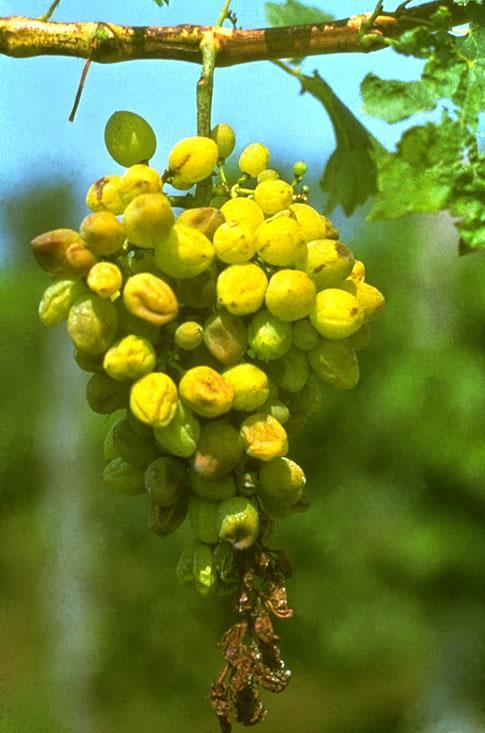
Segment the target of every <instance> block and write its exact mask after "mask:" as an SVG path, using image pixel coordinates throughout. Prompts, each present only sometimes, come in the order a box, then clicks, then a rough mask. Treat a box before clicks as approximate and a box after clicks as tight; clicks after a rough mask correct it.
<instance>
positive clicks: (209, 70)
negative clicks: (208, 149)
mask: <svg viewBox="0 0 485 733" xmlns="http://www.w3.org/2000/svg"><path fill="white" fill-rule="evenodd" d="M200 50H201V53H202V72H201V75H200V78H199V80H198V82H197V134H198V135H202V136H203V137H210V134H211V111H212V93H213V89H214V69H215V65H216V56H217V48H216V44H215V41H214V34H213V31H207V32H206V33H204V37H203V38H202V41H201V44H200Z"/></svg>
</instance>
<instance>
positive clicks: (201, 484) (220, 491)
mask: <svg viewBox="0 0 485 733" xmlns="http://www.w3.org/2000/svg"><path fill="white" fill-rule="evenodd" d="M190 486H191V488H192V491H193V492H194V493H195V494H197V496H200V497H201V498H202V499H207V501H216V502H217V501H223V500H224V499H229V498H230V497H231V496H235V494H236V484H235V483H234V479H233V477H232V475H231V474H230V473H226V474H225V476H221V477H220V478H218V479H207V478H205V477H204V476H201V475H200V474H199V473H197V472H196V471H192V472H191V474H190Z"/></svg>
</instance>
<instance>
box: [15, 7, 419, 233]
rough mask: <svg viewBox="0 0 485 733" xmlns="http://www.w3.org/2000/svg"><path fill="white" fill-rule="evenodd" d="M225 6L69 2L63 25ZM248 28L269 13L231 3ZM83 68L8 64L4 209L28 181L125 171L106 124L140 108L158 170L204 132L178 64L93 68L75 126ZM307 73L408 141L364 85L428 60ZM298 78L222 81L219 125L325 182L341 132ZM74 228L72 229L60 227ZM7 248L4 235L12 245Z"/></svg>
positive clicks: (390, 58)
mask: <svg viewBox="0 0 485 733" xmlns="http://www.w3.org/2000/svg"><path fill="white" fill-rule="evenodd" d="M312 4H313V5H314V6H318V7H320V8H321V9H324V10H327V11H329V12H332V11H333V12H334V14H335V15H336V16H337V17H345V16H346V15H348V14H352V13H358V12H362V11H364V10H368V9H369V8H370V7H371V6H372V4H373V3H372V2H368V1H367V2H362V1H361V0H338V2H335V0H333V1H326V2H324V1H323V0H313V3H312ZM48 5H49V0H46V1H45V2H44V1H42V2H39V0H35V1H34V0H15V1H13V0H12V1H10V0H7V2H2V4H1V6H0V8H1V13H2V15H5V16H8V15H25V16H28V17H35V16H38V15H39V14H40V13H42V12H44V11H45V10H46V9H47V7H48ZM221 5H222V2H221V0H217V2H201V1H200V0H171V2H170V7H169V8H159V7H158V6H157V5H156V4H155V3H154V2H151V0H62V1H61V4H60V6H59V8H58V9H57V10H56V12H55V15H54V18H53V19H54V20H59V21H61V20H65V21H68V20H73V21H74V20H80V21H87V20H106V21H112V22H116V23H126V24H139V25H144V24H160V25H174V24H177V23H183V22H187V23H204V24H210V23H211V22H214V20H215V18H216V17H217V15H218V12H219V8H220V6H221ZM232 7H233V8H234V10H235V11H236V12H237V15H238V19H239V23H240V25H242V26H243V27H261V26H264V25H265V24H266V21H265V16H264V3H263V2H260V1H259V0H253V1H251V2H249V1H248V0H233V3H232ZM82 67H83V61H82V60H81V59H70V58H63V57H38V58H32V59H12V58H6V57H0V74H1V95H0V133H1V135H2V143H3V145H2V166H1V167H0V200H1V198H2V197H3V196H4V195H5V194H6V193H8V194H9V195H12V194H15V192H16V191H20V190H21V188H22V187H23V186H25V184H26V183H29V182H31V181H38V182H40V183H43V182H46V183H47V182H49V181H50V180H52V179H54V178H55V177H59V176H64V177H65V176H66V175H68V176H69V178H70V179H71V180H73V181H75V183H76V185H79V191H80V194H79V195H80V201H81V202H82V198H83V192H84V191H85V190H86V189H87V187H88V186H89V185H90V183H91V182H92V181H93V180H95V179H96V178H98V177H99V176H102V175H106V174H108V173H117V172H119V170H120V169H119V166H117V164H115V163H114V162H113V161H112V160H111V158H110V157H109V155H108V154H107V152H106V150H105V148H104V143H103V129H104V125H105V122H106V120H107V119H108V118H109V116H110V115H111V113H112V112H113V111H114V110H116V109H130V110H132V111H135V112H138V113H139V114H141V115H143V116H144V117H146V118H147V119H148V120H149V121H150V123H151V124H152V126H153V127H154V129H155V131H156V133H157V137H158V150H157V154H156V156H155V157H154V159H153V165H155V166H156V167H158V168H163V167H164V165H165V162H166V157H167V153H168V151H169V150H170V148H171V147H172V146H173V144H174V143H175V142H176V141H177V140H178V139H180V138H181V137H184V136H186V135H191V134H194V133H195V84H196V81H197V77H198V73H199V69H198V67H197V66H196V65H194V64H188V63H182V62H176V61H135V62H129V63H122V64H111V65H100V64H94V65H92V67H91V69H90V72H89V75H88V79H87V82H86V85H85V89H84V93H83V97H82V100H81V104H80V107H79V110H78V114H77V117H76V121H75V122H74V123H69V122H68V119H67V118H68V115H69V112H70V109H71V107H72V103H73V99H74V95H75V92H76V89H77V85H78V82H79V77H80V74H81V70H82ZM303 68H304V71H307V72H309V73H311V72H312V71H313V70H314V69H318V71H319V72H320V74H321V75H322V76H323V77H324V78H325V79H326V80H327V81H328V82H329V83H330V84H331V85H332V86H333V87H334V89H335V91H336V92H337V93H338V94H339V95H340V97H341V98H342V100H343V101H344V102H345V103H346V104H347V105H348V106H349V107H350V108H351V109H352V110H353V111H354V113H356V114H357V115H358V116H360V117H361V119H362V120H363V121H364V123H365V124H367V125H368V127H369V128H370V129H371V131H372V132H373V133H374V134H375V135H376V136H377V137H378V138H379V139H380V140H381V141H382V142H384V144H386V145H387V146H389V147H392V145H393V144H394V142H395V141H396V139H398V137H399V129H400V128H399V127H398V126H394V127H391V126H388V125H386V124H385V123H382V122H379V121H377V120H373V119H371V118H368V117H366V116H365V115H364V114H363V113H362V111H361V104H362V103H361V99H360V94H359V83H360V81H361V79H362V78H363V76H364V75H365V74H366V73H367V72H369V71H373V72H374V73H377V74H380V75H382V76H386V77H393V76H398V77H399V78H408V79H411V78H416V77H417V76H418V75H419V68H420V64H419V62H417V61H415V60H412V59H408V58H404V57H400V56H398V55H397V54H395V53H393V52H392V51H387V50H386V51H380V52H377V53H371V54H367V55H363V54H348V55H344V54H340V55H332V56H322V57H312V58H309V59H307V60H306V61H305V63H304V67H303ZM298 92H299V86H298V83H297V82H296V80H294V79H291V78H290V77H287V76H286V75H285V74H284V73H283V72H282V71H280V70H279V69H277V68H276V67H275V66H274V65H273V64H271V63H270V62H258V63H253V64H245V65H242V66H235V67H230V68H226V69H219V70H217V72H216V80H215V94H214V107H213V121H214V123H215V122H218V121H227V122H229V123H230V124H232V125H233V127H234V128H235V130H236V133H237V137H238V147H239V148H242V147H243V146H244V145H246V144H247V143H249V142H253V141H261V142H264V143H265V144H267V145H268V146H269V147H270V149H271V150H272V152H273V155H274V157H275V158H278V159H285V160H288V164H289V165H291V164H292V163H293V162H294V161H295V160H299V159H304V160H306V161H307V163H308V164H309V165H310V166H313V167H314V174H315V175H316V176H318V175H319V174H320V172H321V170H322V167H323V164H324V162H325V160H326V159H327V158H328V156H329V155H330V154H331V152H332V149H333V132H332V128H331V126H330V124H329V122H328V120H327V118H326V115H325V112H324V110H323V108H322V107H321V106H320V105H319V104H318V103H317V102H316V101H315V100H314V99H312V98H311V97H309V96H308V95H304V96H300V95H299V93H298ZM59 225H60V226H61V225H65V226H68V225H69V223H66V222H62V223H61V222H60V223H59ZM2 238H3V239H4V237H2Z"/></svg>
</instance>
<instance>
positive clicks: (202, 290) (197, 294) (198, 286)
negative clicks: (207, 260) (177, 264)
mask: <svg viewBox="0 0 485 733" xmlns="http://www.w3.org/2000/svg"><path fill="white" fill-rule="evenodd" d="M216 279H217V273H216V271H215V268H214V267H212V266H211V267H209V268H208V269H207V270H204V272H202V273H201V274H200V275H197V276H196V277H191V278H190V279H186V280H181V281H180V282H179V283H178V287H177V297H178V299H179V301H180V304H181V305H187V306H189V307H190V308H195V309H196V310H204V309H205V308H208V307H209V306H211V305H212V304H213V302H214V300H215V296H216Z"/></svg>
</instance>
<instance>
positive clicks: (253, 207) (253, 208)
mask: <svg viewBox="0 0 485 733" xmlns="http://www.w3.org/2000/svg"><path fill="white" fill-rule="evenodd" d="M221 214H223V216H224V218H225V220H226V221H234V222H236V223H237V224H246V225H247V226H249V227H250V229H252V230H253V231H255V230H256V229H257V228H258V227H259V225H260V224H262V223H263V221H264V213H263V211H262V209H261V207H260V206H258V204H257V203H256V202H255V201H254V200H253V199H248V198H244V197H243V196H236V198H233V199H229V201H226V202H225V203H224V204H223V205H222V206H221Z"/></svg>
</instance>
